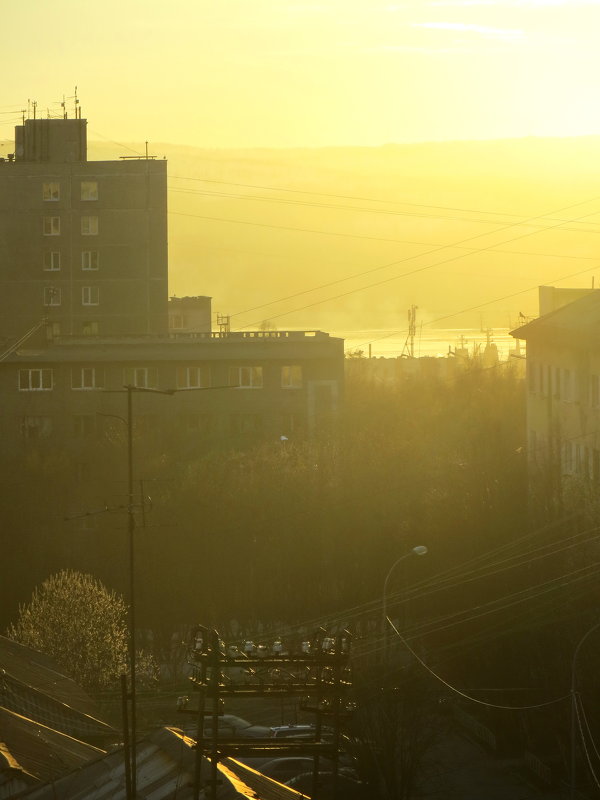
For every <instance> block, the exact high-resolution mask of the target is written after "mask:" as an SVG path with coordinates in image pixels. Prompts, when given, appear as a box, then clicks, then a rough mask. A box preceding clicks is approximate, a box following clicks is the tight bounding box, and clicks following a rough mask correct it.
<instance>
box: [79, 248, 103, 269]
mask: <svg viewBox="0 0 600 800" xmlns="http://www.w3.org/2000/svg"><path fill="white" fill-rule="evenodd" d="M99 266H100V253H99V252H98V251H97V250H82V251H81V269H83V270H96V269H98V267H99Z"/></svg>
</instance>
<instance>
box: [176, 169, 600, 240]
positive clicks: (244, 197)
mask: <svg viewBox="0 0 600 800" xmlns="http://www.w3.org/2000/svg"><path fill="white" fill-rule="evenodd" d="M170 177H171V178H176V179H178V180H189V181H199V182H202V183H214V184H221V185H226V186H239V187H244V188H249V189H267V190H270V191H275V192H291V193H294V194H307V195H311V196H314V197H331V198H337V199H344V200H357V201H367V202H371V203H385V204H387V205H403V206H410V207H411V208H433V209H440V210H442V211H462V212H466V213H469V214H488V215H490V214H494V215H496V216H504V217H512V218H514V219H516V220H525V221H527V219H528V218H529V217H528V215H526V214H514V213H511V212H507V211H485V210H484V209H480V208H463V207H458V206H440V205H433V204H426V203H411V202H408V201H403V200H382V199H377V198H372V197H360V196H354V195H338V194H327V193H324V192H310V191H304V190H299V189H289V188H278V187H274V186H261V185H256V184H247V183H232V182H230V181H217V180H209V179H204V178H188V177H183V176H181V175H171V176H170ZM171 191H173V192H179V193H182V194H196V195H200V196H204V197H230V198H233V199H237V200H266V201H268V202H274V203H277V202H281V203H285V204H295V205H314V206H315V207H318V208H335V209H342V210H347V211H366V212H368V213H381V214H398V215H400V216H424V217H426V218H431V219H461V218H458V217H444V216H438V215H435V214H423V215H419V214H415V215H411V214H408V212H402V211H387V210H385V209H383V210H378V209H368V208H367V209H363V208H357V207H356V206H332V205H327V204H319V203H307V202H304V201H294V200H283V199H281V198H276V197H260V196H257V195H239V194H238V195H234V194H230V193H225V192H209V191H198V190H196V189H185V188H177V187H172V188H171ZM548 219H549V220H550V221H555V218H552V217H548ZM462 220H463V221H464V222H482V223H486V224H499V222H502V221H497V220H474V219H470V218H466V219H465V218H462ZM558 221H559V222H569V220H558ZM587 224H592V225H594V226H596V227H597V226H598V225H600V223H587Z"/></svg>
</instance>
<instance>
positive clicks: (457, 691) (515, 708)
mask: <svg viewBox="0 0 600 800" xmlns="http://www.w3.org/2000/svg"><path fill="white" fill-rule="evenodd" d="M387 621H388V622H389V624H390V625H391V626H392V628H393V629H394V632H395V633H396V635H397V636H398V638H399V639H400V641H401V642H402V644H403V645H404V646H405V647H406V649H407V650H410V652H411V654H412V655H413V656H414V657H415V658H416V659H417V661H418V662H419V664H420V665H421V666H422V667H423V668H424V669H426V670H427V672H429V674H430V675H433V677H434V678H435V679H436V680H438V681H440V683H443V684H444V686H446V687H447V688H448V689H450V690H451V691H453V692H454V693H455V694H458V695H460V696H461V697H464V698H465V699H467V700H470V701H471V702H472V703H477V704H478V705H481V706H487V707H488V708H501V709H504V710H507V711H528V710H530V709H534V708H545V707H546V706H552V705H554V704H555V703H561V702H562V701H563V700H567V699H568V698H569V697H570V695H569V694H565V695H562V696H561V697H555V698H554V699H553V700H547V701H546V702H544V703H535V704H534V705H527V706H505V705H500V704H498V703H486V702H485V701H483V700H478V699H477V698H476V697H471V695H468V694H465V692H462V691H461V690H460V689H457V688H456V686H452V684H450V683H448V681H446V680H444V678H442V677H441V675H438V674H437V672H434V671H433V670H432V669H431V667H430V666H429V665H428V664H426V663H425V662H424V661H423V659H422V658H421V656H419V655H418V653H416V652H415V651H414V650H413V648H412V647H411V646H410V645H409V644H408V642H407V641H406V639H405V638H404V637H403V636H402V635H401V634H400V631H399V630H398V628H397V627H396V626H395V625H394V623H393V622H392V621H391V620H390V619H389V617H388V618H387Z"/></svg>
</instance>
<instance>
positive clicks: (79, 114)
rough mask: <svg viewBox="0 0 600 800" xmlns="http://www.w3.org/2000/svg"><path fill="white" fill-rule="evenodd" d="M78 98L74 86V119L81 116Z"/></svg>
mask: <svg viewBox="0 0 600 800" xmlns="http://www.w3.org/2000/svg"><path fill="white" fill-rule="evenodd" d="M78 106H79V98H78V97H77V87H75V119H78V118H79V119H80V118H81V109H79V110H78Z"/></svg>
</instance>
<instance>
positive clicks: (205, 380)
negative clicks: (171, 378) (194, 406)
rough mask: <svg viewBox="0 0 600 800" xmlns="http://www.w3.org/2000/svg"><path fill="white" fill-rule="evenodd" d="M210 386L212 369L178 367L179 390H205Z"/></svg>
mask: <svg viewBox="0 0 600 800" xmlns="http://www.w3.org/2000/svg"><path fill="white" fill-rule="evenodd" d="M206 386H210V367H177V388H178V389H203V388H204V387H206Z"/></svg>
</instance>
